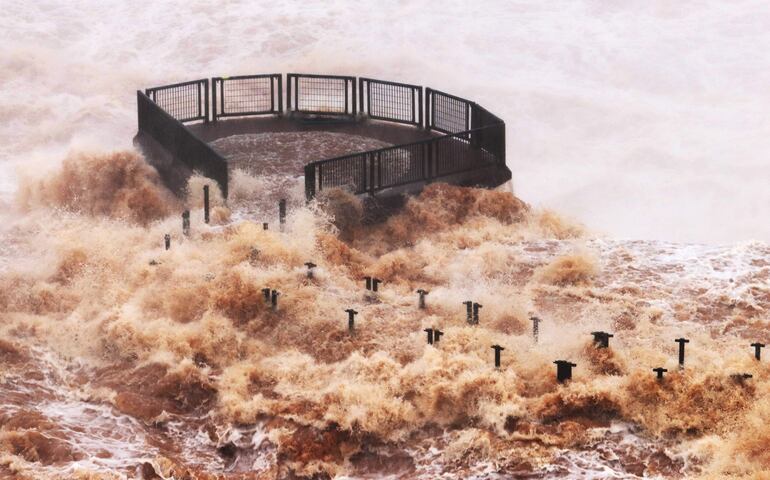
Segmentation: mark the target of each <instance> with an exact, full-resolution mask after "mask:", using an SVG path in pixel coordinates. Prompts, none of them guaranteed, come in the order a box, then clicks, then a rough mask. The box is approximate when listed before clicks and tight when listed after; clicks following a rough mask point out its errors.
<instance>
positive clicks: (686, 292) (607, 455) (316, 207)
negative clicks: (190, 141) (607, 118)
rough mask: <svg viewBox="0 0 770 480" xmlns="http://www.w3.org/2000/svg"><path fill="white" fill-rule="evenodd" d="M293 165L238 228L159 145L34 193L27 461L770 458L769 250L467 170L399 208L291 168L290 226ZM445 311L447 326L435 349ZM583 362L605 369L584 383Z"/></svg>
mask: <svg viewBox="0 0 770 480" xmlns="http://www.w3.org/2000/svg"><path fill="white" fill-rule="evenodd" d="M323 140H324V139H323V138H322V139H321V141H322V142H323ZM319 148H320V147H319ZM267 181H269V180H264V179H262V180H260V179H259V178H256V177H252V176H251V175H250V174H249V173H247V172H243V171H238V172H237V174H235V175H234V185H233V189H232V191H233V196H232V198H231V200H230V202H228V205H227V206H225V205H224V204H223V203H222V202H221V200H220V198H219V196H218V195H216V192H215V195H214V198H215V204H216V205H215V207H214V209H213V212H212V224H211V225H205V224H204V223H203V222H202V212H201V204H200V202H201V200H200V194H199V190H200V187H201V185H202V184H203V183H205V182H206V180H205V179H203V178H201V177H193V178H192V179H191V180H190V192H191V194H190V195H189V196H188V197H187V198H185V199H175V198H173V197H171V195H170V194H169V193H168V192H167V191H166V190H165V189H164V187H162V186H161V185H160V183H159V181H158V179H157V175H156V174H155V172H154V170H153V169H152V168H150V167H149V166H147V164H146V163H144V160H143V159H142V158H141V157H140V156H138V155H137V154H135V153H133V152H115V153H112V154H90V155H73V156H70V157H69V158H67V159H66V160H65V161H64V162H63V165H62V167H61V169H60V170H59V171H58V172H57V173H56V174H54V175H52V176H50V177H48V178H46V179H45V180H40V181H37V182H32V183H26V184H24V185H22V186H21V188H20V190H19V193H18V196H17V200H16V202H17V208H18V209H19V211H21V212H23V214H21V215H16V216H14V218H12V219H8V220H7V221H6V222H5V223H4V228H3V230H2V231H3V237H2V243H3V245H6V246H7V247H8V248H6V249H4V255H3V257H2V263H0V265H1V266H2V273H0V312H2V318H3V322H2V330H1V331H0V333H1V334H2V342H0V368H1V370H0V398H2V402H0V425H2V430H0V451H1V452H2V456H1V457H0V475H4V476H6V477H8V478H22V479H24V478H62V479H64V478H126V477H128V478H177V479H178V478H200V479H205V478H212V479H213V478H226V479H247V478H252V479H256V478H331V477H336V478H381V477H390V478H425V479H430V478H437V477H441V478H458V479H459V478H479V479H482V478H484V479H493V478H510V477H511V476H518V477H526V478H560V477H564V476H572V477H581V478H630V477H634V476H640V477H641V476H660V477H666V478H678V477H684V476H709V475H714V476H724V475H727V474H731V475H738V476H740V475H752V474H756V473H758V472H763V471H765V469H766V468H767V467H768V465H770V457H768V455H767V451H766V449H765V444H766V442H767V441H768V440H770V439H769V438H768V437H767V433H766V428H765V425H766V424H767V422H768V420H770V403H768V402H767V401H766V395H767V393H768V390H770V372H769V371H768V369H767V367H766V366H765V365H766V364H765V363H764V362H757V361H756V360H755V359H754V356H753V354H754V350H753V348H752V347H751V346H750V344H751V343H754V342H757V341H759V342H765V341H766V340H767V334H766V330H767V320H768V319H767V315H766V312H767V309H768V308H770V288H769V287H768V285H769V281H770V247H768V246H767V245H766V244H763V243H759V242H753V243H752V242H749V243H743V244H738V245H735V246H731V247H715V246H708V245H697V244H675V243H668V242H662V241H619V240H611V239H605V238H600V237H596V236H595V235H591V234H589V233H588V232H586V231H585V230H584V228H583V227H581V226H579V225H576V224H574V223H572V222H570V221H567V220H564V219H563V218H561V217H559V216H558V215H556V214H554V213H553V212H549V211H545V210H538V209H533V208H531V207H529V206H528V205H526V204H525V203H523V202H522V201H520V200H519V199H517V198H516V197H514V196H513V195H512V194H511V193H510V192H509V191H506V188H505V187H503V188H501V189H500V190H497V191H489V190H483V189H469V188H460V187H451V186H447V185H441V184H436V185H433V186H431V187H429V188H427V189H426V190H425V191H424V192H423V193H422V194H421V195H420V196H419V197H417V198H414V199H412V200H410V201H409V202H408V203H407V205H406V207H405V208H404V210H403V211H401V212H400V213H398V214H396V215H395V216H393V217H391V218H389V219H388V220H387V221H385V222H384V223H381V224H377V225H364V224H362V223H361V212H362V208H361V205H360V204H359V203H358V201H357V200H356V199H355V198H354V197H352V196H350V195H348V194H346V193H344V192H342V191H339V192H335V191H332V192H331V193H330V194H328V195H326V196H325V197H322V198H321V199H320V201H318V202H313V203H311V204H309V205H305V203H304V202H303V201H302V195H303V192H302V190H301V188H289V189H288V190H286V191H285V193H286V195H288V196H290V197H291V195H294V197H292V198H290V202H289V204H290V205H291V208H290V210H289V215H288V218H287V222H286V225H285V226H284V228H283V230H281V229H279V228H277V225H276V218H275V217H276V213H277V212H276V206H275V205H266V206H265V207H264V209H261V210H260V207H259V205H261V203H260V202H259V201H258V200H259V198H261V193H262V191H263V190H262V188H253V186H254V185H264V183H265V182H267ZM299 182H301V180H299ZM268 190H269V189H268ZM250 195H253V196H254V197H253V198H252V197H250ZM255 205H256V207H255ZM185 206H186V207H189V208H191V209H192V210H193V215H192V232H191V234H190V236H189V237H185V236H184V235H182V233H181V224H180V223H181V222H180V219H179V212H180V211H181V209H182V208H184V207H185ZM263 221H268V222H269V223H270V225H271V228H270V229H268V230H264V229H263V228H262V222H263ZM165 233H170V234H171V248H170V249H169V250H165V249H164V247H163V236H164V234H165ZM306 262H313V263H315V264H316V265H317V266H316V267H315V268H314V269H313V275H312V277H309V276H308V274H307V267H306V266H305V263H306ZM367 275H368V276H373V277H376V278H379V279H381V280H382V282H383V283H382V284H381V285H380V287H379V289H378V292H377V293H374V292H371V291H368V290H366V289H365V287H364V281H363V278H364V277H365V276H367ZM263 288H269V289H273V290H276V291H277V292H278V293H279V295H278V298H277V305H276V306H275V307H273V306H272V305H271V304H270V302H269V301H266V300H265V298H264V296H263V292H262V289H263ZM418 289H425V290H427V291H428V292H429V293H428V294H427V296H426V307H425V308H424V309H421V308H419V307H418V301H417V300H418V298H417V294H416V290H418ZM467 300H470V301H473V302H476V303H479V304H481V305H482V307H481V308H480V312H479V322H478V324H471V323H468V321H467V319H466V308H465V305H464V304H463V302H464V301H467ZM349 308H352V309H354V310H356V311H357V312H358V315H357V317H356V319H355V324H354V329H353V330H352V331H351V330H349V327H348V318H347V313H346V312H345V310H347V309H349ZM533 315H536V316H538V317H539V318H541V323H540V325H539V335H538V339H537V341H535V339H534V338H533V335H532V323H531V320H530V317H531V316H533ZM429 328H433V329H439V330H441V331H442V332H443V335H442V337H441V338H440V340H439V341H438V342H435V343H434V344H433V345H429V344H428V342H427V341H426V333H425V329H429ZM601 330H603V331H608V332H612V333H613V334H614V337H613V338H612V339H611V341H610V347H609V348H607V349H601V348H597V347H596V346H595V344H594V342H593V338H592V337H591V332H593V331H601ZM679 337H686V338H688V339H689V340H690V343H689V344H688V345H687V356H686V364H685V368H684V369H678V368H677V344H676V343H675V342H674V340H675V339H676V338H679ZM493 345H500V346H502V347H503V348H504V349H505V350H503V351H502V355H501V366H500V368H497V369H496V368H495V367H494V364H493V351H492V348H491V347H492V346H493ZM560 359H566V360H569V361H571V362H573V363H575V364H576V365H577V366H576V367H575V369H574V377H573V379H572V380H571V381H569V382H567V383H565V384H563V385H562V384H559V383H558V382H557V381H556V378H555V366H554V365H553V362H554V361H555V360H560ZM655 367H664V368H667V369H668V373H667V374H666V375H665V377H664V379H663V380H662V381H658V380H656V379H655V374H654V373H653V371H652V369H653V368H655ZM744 374H748V375H751V377H750V378H749V377H746V376H745V375H744Z"/></svg>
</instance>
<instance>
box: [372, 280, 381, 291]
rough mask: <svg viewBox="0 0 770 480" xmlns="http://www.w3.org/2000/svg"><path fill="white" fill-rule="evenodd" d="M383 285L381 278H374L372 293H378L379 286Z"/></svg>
mask: <svg viewBox="0 0 770 480" xmlns="http://www.w3.org/2000/svg"><path fill="white" fill-rule="evenodd" d="M381 283H382V280H380V279H379V278H373V279H372V291H373V292H376V291H377V285H379V284H381Z"/></svg>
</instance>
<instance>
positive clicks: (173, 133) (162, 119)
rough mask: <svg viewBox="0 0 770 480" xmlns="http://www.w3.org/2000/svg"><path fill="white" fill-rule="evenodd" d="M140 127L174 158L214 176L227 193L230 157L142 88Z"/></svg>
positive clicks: (139, 106)
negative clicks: (217, 149)
mask: <svg viewBox="0 0 770 480" xmlns="http://www.w3.org/2000/svg"><path fill="white" fill-rule="evenodd" d="M136 102H137V111H138V115H139V131H140V132H144V133H146V134H147V135H149V136H150V137H151V138H152V139H154V140H155V141H156V142H158V144H160V145H161V146H162V147H163V148H164V149H165V150H166V151H167V152H168V153H169V154H170V155H171V156H172V157H173V158H174V159H176V160H179V161H181V162H182V163H183V164H185V165H187V167H189V168H190V169H191V170H196V171H199V172H201V173H202V174H203V175H205V176H207V177H209V178H212V179H214V180H215V181H216V182H217V183H218V184H219V187H220V189H221V190H222V195H224V196H225V197H227V180H228V174H227V160H225V159H224V158H223V157H222V156H221V155H220V154H218V153H217V152H215V151H214V150H213V149H212V148H211V147H210V146H209V144H207V143H206V142H204V141H203V140H201V139H199V138H198V137H196V136H195V135H193V133H192V132H191V131H190V130H189V129H188V128H187V127H186V126H184V124H182V123H181V121H179V120H177V119H176V118H174V117H173V116H172V115H171V114H169V113H168V112H166V111H165V110H164V109H162V108H161V107H160V105H158V104H157V103H155V102H154V101H153V100H152V99H151V98H150V97H149V96H147V95H145V94H144V93H142V92H141V91H137V92H136Z"/></svg>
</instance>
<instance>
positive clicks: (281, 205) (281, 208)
mask: <svg viewBox="0 0 770 480" xmlns="http://www.w3.org/2000/svg"><path fill="white" fill-rule="evenodd" d="M278 223H279V224H280V226H281V231H283V225H284V224H285V223H286V200H285V199H283V198H282V199H281V200H279V201H278Z"/></svg>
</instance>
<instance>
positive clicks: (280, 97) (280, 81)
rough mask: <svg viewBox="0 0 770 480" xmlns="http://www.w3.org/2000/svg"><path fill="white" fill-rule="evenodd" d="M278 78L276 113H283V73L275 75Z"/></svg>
mask: <svg viewBox="0 0 770 480" xmlns="http://www.w3.org/2000/svg"><path fill="white" fill-rule="evenodd" d="M276 78H277V80H278V113H283V75H282V74H280V73H279V74H278V75H277V76H276Z"/></svg>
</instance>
